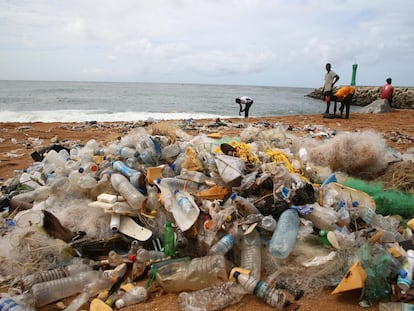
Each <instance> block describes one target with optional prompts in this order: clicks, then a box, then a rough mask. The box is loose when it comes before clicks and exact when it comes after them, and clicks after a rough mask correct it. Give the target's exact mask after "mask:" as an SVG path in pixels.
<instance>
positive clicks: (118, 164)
mask: <svg viewBox="0 0 414 311" xmlns="http://www.w3.org/2000/svg"><path fill="white" fill-rule="evenodd" d="M111 164H112V167H113V168H114V170H116V171H118V172H120V173H121V174H122V175H124V176H126V177H131V176H133V175H137V174H139V171H137V170H134V169H132V168H130V167H128V166H127V165H126V164H125V163H124V162H122V161H112V163H111Z"/></svg>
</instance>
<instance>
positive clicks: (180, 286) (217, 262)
mask: <svg viewBox="0 0 414 311" xmlns="http://www.w3.org/2000/svg"><path fill="white" fill-rule="evenodd" d="M228 272H229V267H228V265H227V260H226V258H225V257H224V256H222V255H216V256H204V257H196V258H194V259H192V260H180V261H175V262H171V263H168V264H166V265H164V266H161V267H159V268H157V271H156V278H155V280H156V281H157V283H158V284H159V285H160V286H161V287H162V288H164V289H165V290H167V291H169V292H181V291H183V290H198V289H201V288H205V287H208V286H211V284H214V283H216V282H224V281H227V278H228Z"/></svg>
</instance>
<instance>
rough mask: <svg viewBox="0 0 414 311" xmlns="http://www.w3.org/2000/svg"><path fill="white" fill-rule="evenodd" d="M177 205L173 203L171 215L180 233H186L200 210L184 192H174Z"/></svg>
mask: <svg viewBox="0 0 414 311" xmlns="http://www.w3.org/2000/svg"><path fill="white" fill-rule="evenodd" d="M174 195H175V199H176V201H175V202H177V204H175V202H174V201H173V202H172V203H173V208H172V209H171V213H172V214H173V216H174V219H175V222H176V224H177V226H178V227H179V228H180V229H181V230H182V231H187V230H188V229H190V228H191V226H192V225H193V224H194V223H195V222H196V221H197V219H198V216H199V215H200V209H199V208H198V206H197V204H196V203H195V202H194V200H193V198H192V196H191V195H190V194H189V193H188V192H186V191H180V190H178V189H176V190H175V191H174Z"/></svg>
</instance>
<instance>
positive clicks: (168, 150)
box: [160, 144, 181, 160]
mask: <svg viewBox="0 0 414 311" xmlns="http://www.w3.org/2000/svg"><path fill="white" fill-rule="evenodd" d="M180 153H181V148H180V146H178V145H177V144H171V145H168V146H165V147H164V148H162V150H161V156H160V159H161V160H166V159H171V158H174V157H176V156H178V155H179V154H180Z"/></svg>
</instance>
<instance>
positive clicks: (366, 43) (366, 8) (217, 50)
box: [0, 0, 414, 86]
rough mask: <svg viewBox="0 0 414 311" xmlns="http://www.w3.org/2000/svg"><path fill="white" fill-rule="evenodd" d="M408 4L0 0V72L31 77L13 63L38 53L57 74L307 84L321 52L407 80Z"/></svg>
mask: <svg viewBox="0 0 414 311" xmlns="http://www.w3.org/2000/svg"><path fill="white" fill-rule="evenodd" d="M413 9H414V2H412V1H411V0H397V1H395V2H392V3H390V2H389V1H385V0H378V1H376V2H375V3H373V2H372V1H371V0H360V1H351V0H348V1H343V0H330V1H328V0H291V1H284V0H273V1H270V0H241V1H240V0H238V1H236V0H228V1H219V0H209V1H207V0H191V1H190V0H152V1H135V0H120V1H117V2H115V1H104V2H102V1H97V0H90V1H81V0H72V1H48V0H43V1H30V0H26V1H12V2H6V1H0V66H1V68H3V69H6V70H2V71H0V79H9V78H10V74H11V73H12V76H13V77H20V78H21V79H25V78H26V77H27V76H30V77H32V76H33V73H29V72H28V71H29V70H30V66H26V67H24V69H22V66H21V65H19V64H21V63H22V62H24V63H26V64H30V63H36V62H39V61H41V63H42V64H44V68H43V72H44V73H43V74H44V75H48V76H54V77H55V76H61V79H63V80H64V79H66V78H69V77H70V78H71V79H93V80H102V81H105V80H109V81H110V80H113V79H114V78H116V79H121V80H133V81H135V80H137V79H139V81H145V79H147V77H151V79H152V80H153V81H152V82H156V80H157V79H159V80H160V81H165V79H166V78H167V76H168V79H170V80H171V81H169V82H181V81H190V80H191V79H195V80H196V81H195V82H198V83H200V82H201V83H202V82H203V81H208V82H211V81H214V77H216V78H217V80H218V81H220V82H229V83H250V84H261V85H282V86H283V85H290V86H317V84H319V83H320V77H321V76H323V74H324V69H323V64H324V63H325V62H327V61H329V62H332V63H333V64H334V67H335V68H336V69H337V70H338V71H344V72H345V71H347V70H348V68H349V67H350V65H351V64H352V63H354V62H358V63H360V64H361V68H363V70H364V73H363V74H362V75H361V77H364V78H366V79H367V81H364V83H366V84H374V83H377V80H378V79H379V78H377V75H378V74H379V73H380V72H381V68H382V69H383V71H384V74H385V72H387V71H389V70H390V68H394V69H393V70H394V71H395V73H396V77H397V76H398V72H401V77H399V78H395V81H396V82H397V81H399V80H400V81H401V82H402V84H405V85H413V84H414V78H413V77H412V75H411V74H408V72H409V70H408V69H407V67H411V66H413V65H412V64H414V56H413V53H412V50H413V48H414V20H413V19H412V17H411V12H413V11H414V10H413ZM17 51H18V52H17ZM22 57H24V59H22ZM48 58H52V59H55V61H57V62H59V61H60V62H61V63H65V64H66V66H67V69H66V70H65V66H63V65H62V66H59V70H60V71H59V72H56V68H54V67H56V66H53V64H50V66H48V65H47V63H48V62H47V59H48ZM85 68H94V69H93V70H85ZM411 69H413V68H412V67H411ZM77 71H78V73H79V76H78V77H77V75H76V72H77ZM411 71H412V70H411ZM298 72H300V73H301V74H300V75H299V76H298V74H297V73H298ZM36 73H37V72H36ZM66 73H68V74H66ZM69 73H70V74H69ZM37 74H39V77H38V78H39V79H43V77H42V73H41V72H39V73H37ZM123 74H124V76H123ZM380 78H381V81H382V77H380ZM154 80H155V81H154ZM312 81H315V82H312Z"/></svg>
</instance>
